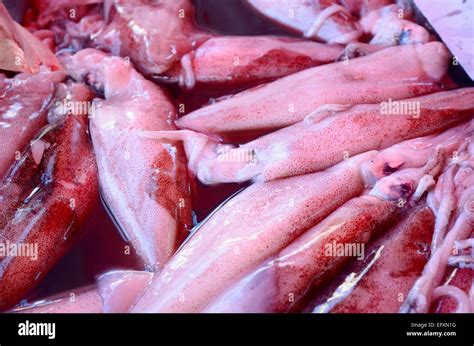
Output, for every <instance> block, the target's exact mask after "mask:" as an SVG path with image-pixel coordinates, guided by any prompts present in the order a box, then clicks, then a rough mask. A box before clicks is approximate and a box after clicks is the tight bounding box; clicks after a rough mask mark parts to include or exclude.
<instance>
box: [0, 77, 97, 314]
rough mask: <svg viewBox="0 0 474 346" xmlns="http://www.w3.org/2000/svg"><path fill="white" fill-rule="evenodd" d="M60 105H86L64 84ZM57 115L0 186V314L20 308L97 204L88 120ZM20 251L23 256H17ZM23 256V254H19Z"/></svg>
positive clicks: (87, 96)
mask: <svg viewBox="0 0 474 346" xmlns="http://www.w3.org/2000/svg"><path fill="white" fill-rule="evenodd" d="M55 98H56V100H57V101H58V102H60V104H63V103H64V102H67V101H72V102H87V101H89V100H91V99H92V93H91V92H90V91H89V89H88V88H87V87H85V86H84V85H82V84H68V85H65V84H62V86H61V87H60V88H58V91H57V93H56V95H55ZM51 112H52V113H55V117H53V118H54V119H56V120H55V121H54V122H52V123H51V124H48V125H46V126H45V127H44V128H43V129H42V130H41V131H40V132H39V133H38V135H37V136H36V137H35V138H34V139H33V141H32V142H31V144H30V145H28V146H27V148H26V149H25V150H24V151H23V153H22V154H21V155H20V157H19V160H18V161H16V162H15V163H14V164H13V165H12V166H11V167H10V169H9V171H8V172H7V174H6V176H5V178H4V179H3V180H2V183H1V186H0V200H1V201H2V203H1V204H0V215H1V218H0V229H1V231H0V244H2V251H1V253H0V260H1V261H0V309H1V310H3V309H6V308H8V307H11V306H13V305H14V304H16V303H18V301H19V300H20V299H21V298H22V297H23V296H24V295H25V294H26V293H27V292H29V291H30V290H31V289H32V288H33V287H34V286H35V285H36V284H37V283H39V282H40V281H41V279H42V278H43V277H44V276H45V275H46V273H48V271H49V270H50V269H51V268H52V267H53V266H54V265H55V264H56V263H57V262H58V261H59V259H60V258H61V257H62V256H63V255H64V254H65V253H66V252H67V251H68V250H69V249H70V248H71V246H72V245H73V244H74V242H75V240H76V239H77V237H78V236H79V235H80V225H81V223H82V222H83V221H84V220H85V219H86V218H87V216H88V214H89V212H90V210H91V209H92V206H93V205H94V203H95V201H96V199H97V191H98V187H97V184H98V182H97V167H96V164H95V161H94V154H93V151H92V145H91V143H90V141H89V134H88V130H87V117H86V116H85V115H86V114H84V113H82V112H80V111H78V110H76V109H72V110H71V114H70V115H68V114H65V113H64V109H63V108H60V107H59V108H58V107H55V108H52V110H51ZM19 249H23V250H19ZM19 251H21V252H19Z"/></svg>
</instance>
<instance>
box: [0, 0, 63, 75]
mask: <svg viewBox="0 0 474 346" xmlns="http://www.w3.org/2000/svg"><path fill="white" fill-rule="evenodd" d="M41 65H43V66H45V67H46V68H48V69H51V70H61V69H62V68H61V65H60V64H59V61H58V59H57V58H56V56H55V55H54V54H53V53H52V52H51V51H50V50H49V49H48V47H46V46H45V45H44V44H43V43H42V42H41V41H40V40H38V39H37V38H36V37H35V36H34V35H32V34H31V33H30V32H29V31H28V30H26V29H25V28H24V27H22V26H21V25H19V24H18V23H17V22H15V21H14V20H13V19H12V18H11V16H10V14H9V13H8V10H7V9H6V8H5V5H4V4H3V2H1V3H0V69H1V70H7V71H15V72H28V73H37V72H39V69H40V66H41Z"/></svg>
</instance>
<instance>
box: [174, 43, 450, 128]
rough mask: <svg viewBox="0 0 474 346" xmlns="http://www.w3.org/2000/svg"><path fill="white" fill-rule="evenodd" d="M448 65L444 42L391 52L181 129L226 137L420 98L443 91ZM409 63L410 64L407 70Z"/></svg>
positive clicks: (274, 86)
mask: <svg viewBox="0 0 474 346" xmlns="http://www.w3.org/2000/svg"><path fill="white" fill-rule="evenodd" d="M394 56H397V59H393V57H394ZM449 59H450V54H449V52H448V51H447V49H446V47H445V46H444V45H443V44H442V43H440V42H432V43H428V44H424V45H407V46H396V47H390V48H387V49H383V50H381V51H379V52H376V53H374V54H371V55H368V56H365V57H361V58H357V59H352V60H348V61H341V62H337V63H333V64H328V65H323V66H317V67H313V68H310V69H307V70H304V71H301V72H297V73H294V74H292V75H290V76H287V77H284V78H281V79H279V80H277V81H274V82H271V83H268V84H265V85H262V86H259V87H256V88H254V89H250V90H247V91H244V92H241V93H239V94H237V95H234V96H232V97H230V98H226V99H225V100H223V101H220V102H217V103H214V104H211V105H209V106H206V107H203V108H201V109H198V110H196V111H194V112H191V113H189V114H187V115H185V116H184V117H182V118H180V119H178V121H177V124H178V126H179V127H181V128H186V129H191V130H195V131H199V132H203V133H216V134H220V135H223V136H228V135H231V134H235V133H239V132H243V131H267V130H269V129H276V128H281V127H284V126H287V125H291V124H294V123H296V122H298V121H301V120H303V119H304V118H305V117H306V116H308V115H309V114H311V113H312V112H314V111H315V110H316V109H317V108H318V107H321V106H327V105H337V106H347V107H349V106H352V105H355V104H364V103H365V104H368V103H378V102H382V101H387V100H389V99H397V100H398V99H404V98H409V97H415V96H420V95H424V94H428V93H432V92H434V91H439V90H440V88H441V86H440V85H439V83H438V82H439V81H440V80H441V78H442V77H443V76H444V74H445V72H446V70H447V68H448V61H449ZM405 61H410V62H411V63H410V64H408V65H407V64H406V63H405ZM381 76H382V77H381ZM381 78H382V79H381ZM329 86H330V87H329Z"/></svg>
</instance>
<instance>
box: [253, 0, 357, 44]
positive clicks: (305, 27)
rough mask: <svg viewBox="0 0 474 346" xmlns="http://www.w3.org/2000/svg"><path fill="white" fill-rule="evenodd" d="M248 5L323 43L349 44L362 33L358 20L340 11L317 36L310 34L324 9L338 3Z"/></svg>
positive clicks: (258, 1)
mask: <svg viewBox="0 0 474 346" xmlns="http://www.w3.org/2000/svg"><path fill="white" fill-rule="evenodd" d="M247 3H248V4H249V5H250V6H251V7H252V8H253V9H255V10H256V11H257V12H258V13H260V14H261V15H263V16H265V17H267V18H269V19H271V20H273V21H275V22H277V23H278V24H280V25H283V26H285V27H287V28H288V29H290V30H293V31H296V32H299V33H302V34H305V36H308V37H310V38H312V39H316V40H320V41H323V42H332V43H341V44H346V43H348V42H350V41H353V40H356V39H357V38H358V37H359V36H360V35H361V34H362V33H361V31H360V30H359V26H358V24H357V22H356V21H355V19H354V18H353V17H352V16H351V15H350V14H349V13H341V12H337V13H335V14H333V15H331V16H330V17H329V18H327V19H326V20H325V21H324V22H323V24H322V26H321V28H320V30H319V31H317V32H316V33H314V34H309V33H308V31H309V30H310V28H311V27H312V25H313V23H314V22H315V21H316V20H317V18H318V16H319V14H320V13H321V12H322V11H323V10H324V9H326V8H329V7H330V6H332V5H336V4H337V3H338V2H337V1H333V0H311V1H306V2H303V1H301V0H283V1H279V2H277V3H275V1H271V0H270V1H269V0H248V1H247Z"/></svg>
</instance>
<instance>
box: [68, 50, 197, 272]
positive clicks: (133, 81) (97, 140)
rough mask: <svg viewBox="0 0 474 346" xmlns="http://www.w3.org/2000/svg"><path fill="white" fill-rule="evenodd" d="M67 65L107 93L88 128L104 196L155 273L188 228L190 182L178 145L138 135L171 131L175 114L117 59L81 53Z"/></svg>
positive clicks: (92, 52)
mask: <svg viewBox="0 0 474 346" xmlns="http://www.w3.org/2000/svg"><path fill="white" fill-rule="evenodd" d="M64 65H65V67H66V69H67V70H68V71H69V74H70V75H71V76H72V77H73V78H75V79H76V80H84V81H86V82H87V83H88V84H89V85H91V87H92V88H94V89H95V90H97V91H99V92H103V94H104V99H95V101H94V104H93V105H94V106H93V107H92V109H91V122H90V130H91V137H92V142H93V145H94V152H95V157H96V161H97V166H98V170H99V180H100V188H101V196H102V198H103V200H104V202H105V204H106V206H107V208H108V210H109V212H110V213H111V215H112V216H113V218H114V220H115V222H116V224H117V226H118V228H119V229H120V230H121V232H122V233H123V235H124V237H125V239H127V240H128V241H130V243H131V244H132V246H133V248H134V249H135V250H136V252H137V254H138V255H139V256H140V258H141V259H142V261H143V264H144V265H145V266H146V267H147V268H149V269H151V270H154V269H157V268H159V267H160V266H162V265H163V264H164V263H166V261H167V260H168V258H169V257H170V256H171V255H172V254H173V252H174V251H175V250H176V248H177V247H178V245H179V244H180V243H181V241H182V240H183V239H184V237H185V236H186V234H187V232H188V229H190V228H191V224H192V220H191V197H190V187H189V179H188V173H187V170H186V157H185V153H184V151H183V148H182V146H181V145H180V144H179V143H178V144H173V143H171V142H170V141H166V140H161V141H155V140H150V139H146V138H144V137H143V136H140V135H139V133H140V132H141V131H145V130H147V131H159V130H174V129H175V126H174V125H173V120H175V118H176V111H175V108H174V106H173V105H172V103H171V102H170V101H169V99H168V97H167V95H166V94H165V93H164V91H163V90H162V89H161V88H160V87H158V86H157V85H155V84H153V83H152V82H150V81H147V80H146V79H145V78H144V77H143V76H141V75H140V74H139V73H137V72H136V71H135V70H134V69H133V68H132V66H131V65H130V64H129V63H127V61H125V60H124V59H122V58H119V57H108V56H107V55H106V54H105V53H103V52H100V51H96V50H93V49H85V50H82V51H80V52H78V53H76V54H75V55H73V56H66V57H64Z"/></svg>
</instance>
